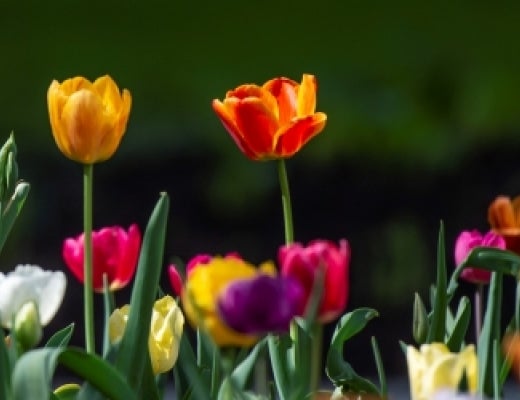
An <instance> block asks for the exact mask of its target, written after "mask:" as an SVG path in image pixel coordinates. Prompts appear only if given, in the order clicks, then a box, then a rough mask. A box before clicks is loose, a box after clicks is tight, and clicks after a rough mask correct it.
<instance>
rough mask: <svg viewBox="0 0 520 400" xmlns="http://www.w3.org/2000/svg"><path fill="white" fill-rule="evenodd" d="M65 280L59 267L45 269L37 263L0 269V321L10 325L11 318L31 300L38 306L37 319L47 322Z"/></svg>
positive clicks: (7, 325)
mask: <svg viewBox="0 0 520 400" xmlns="http://www.w3.org/2000/svg"><path fill="white" fill-rule="evenodd" d="M66 284H67V281H66V279H65V275H64V274H63V272H61V271H53V272H51V271H44V270H42V269H41V268H40V267H38V266H36V265H19V266H17V267H16V269H15V270H14V271H12V272H10V273H8V274H7V275H3V274H1V273H0V323H1V325H2V326H4V327H6V328H10V327H11V319H12V317H13V316H14V315H15V314H16V313H17V312H18V310H19V309H20V308H21V307H22V306H23V305H24V304H25V303H28V302H30V301H34V302H35V303H36V305H37V306H38V312H39V314H40V322H41V324H42V325H47V324H48V323H49V322H50V320H51V319H52V318H53V317H54V315H55V314H56V312H57V311H58V308H59V306H60V305H61V302H62V300H63V296H64V295H65V287H66Z"/></svg>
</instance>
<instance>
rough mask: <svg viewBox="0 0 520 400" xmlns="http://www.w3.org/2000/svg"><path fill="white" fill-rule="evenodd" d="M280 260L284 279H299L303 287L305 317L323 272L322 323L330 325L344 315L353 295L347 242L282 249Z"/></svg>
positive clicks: (310, 244) (292, 245)
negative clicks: (315, 284)
mask: <svg viewBox="0 0 520 400" xmlns="http://www.w3.org/2000/svg"><path fill="white" fill-rule="evenodd" d="M278 260H279V265H280V270H281V274H282V276H285V277H290V278H293V279H295V280H296V281H298V282H299V283H300V285H301V286H302V287H303V290H304V301H303V302H302V303H301V305H300V310H299V314H300V315H304V313H305V310H306V309H307V306H308V305H309V300H310V298H311V295H312V291H313V286H314V281H315V279H316V277H317V276H318V275H317V273H318V271H319V270H320V268H321V269H322V271H323V284H324V287H323V291H322V298H321V302H320V307H319V310H318V320H319V321H320V322H323V323H325V322H330V321H332V320H334V319H335V318H337V317H338V316H339V315H340V314H341V313H342V312H343V310H344V309H345V307H346V305H347V300H348V295H349V277H348V271H349V264H350V247H349V244H348V242H347V241H346V240H344V239H343V240H340V242H339V246H337V245H336V244H334V243H332V242H329V241H325V240H316V241H313V242H311V243H309V245H308V246H307V247H304V246H302V245H301V244H299V243H293V244H290V245H287V246H282V247H281V248H280V250H279V253H278Z"/></svg>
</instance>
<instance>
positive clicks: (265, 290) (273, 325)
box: [218, 274, 304, 335]
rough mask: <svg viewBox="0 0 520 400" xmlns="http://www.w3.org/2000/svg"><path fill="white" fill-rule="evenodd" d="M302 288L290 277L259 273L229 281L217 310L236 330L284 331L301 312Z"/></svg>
mask: <svg viewBox="0 0 520 400" xmlns="http://www.w3.org/2000/svg"><path fill="white" fill-rule="evenodd" d="M303 295H304V294H303V288H302V287H301V286H300V284H299V283H298V281H295V280H293V279H290V278H283V277H273V276H269V275H264V274H258V275H257V276H256V277H254V278H251V279H241V280H237V281H234V282H232V283H230V284H229V285H228V286H227V287H226V288H225V289H224V290H223V291H222V293H221V294H220V295H219V299H218V312H219V314H220V316H221V318H222V319H223V320H224V322H225V323H226V324H227V325H228V326H229V327H230V328H232V329H233V330H235V331H237V332H240V333H244V334H251V335H263V334H267V333H281V332H287V331H288V330H289V323H290V322H291V320H292V319H293V318H294V317H295V316H296V315H298V311H299V307H300V305H301V304H302V302H303Z"/></svg>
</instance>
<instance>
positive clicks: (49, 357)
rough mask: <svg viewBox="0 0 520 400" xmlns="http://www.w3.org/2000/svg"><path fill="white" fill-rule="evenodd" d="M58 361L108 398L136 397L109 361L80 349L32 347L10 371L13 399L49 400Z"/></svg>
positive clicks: (131, 399) (123, 398)
mask: <svg viewBox="0 0 520 400" xmlns="http://www.w3.org/2000/svg"><path fill="white" fill-rule="evenodd" d="M58 362H59V363H61V364H62V365H64V366H65V367H67V368H68V369H69V370H71V371H72V372H74V373H75V374H76V375H78V376H79V377H80V378H83V379H85V380H87V381H88V382H90V383H91V384H92V385H93V386H95V387H96V388H97V389H98V390H99V391H100V392H101V393H103V394H104V395H105V396H106V397H108V398H110V399H112V400H125V399H126V400H137V397H136V395H135V393H134V391H133V390H132V389H131V388H130V387H129V386H128V385H127V384H126V382H125V380H124V377H123V376H121V375H120V374H119V372H118V371H117V370H115V369H114V367H112V366H111V365H110V364H108V363H107V362H105V361H104V360H103V359H101V358H100V357H98V356H96V355H94V354H87V353H86V352H85V351H84V350H82V349H75V348H67V349H66V348H63V347H46V348H41V349H36V350H32V351H29V352H27V353H25V354H24V355H23V356H22V357H20V359H19V360H18V362H17V363H16V366H15V368H14V371H13V395H14V399H15V400H18V399H19V400H27V399H49V398H50V397H51V381H52V377H53V375H54V370H55V369H56V366H57V364H58Z"/></svg>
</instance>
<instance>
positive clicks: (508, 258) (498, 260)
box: [448, 247, 520, 296]
mask: <svg viewBox="0 0 520 400" xmlns="http://www.w3.org/2000/svg"><path fill="white" fill-rule="evenodd" d="M467 267H472V268H481V269H485V270H488V271H496V272H501V273H503V274H506V275H511V276H513V277H515V279H516V280H517V281H518V280H520V256H518V255H517V254H515V253H513V252H511V251H508V250H501V249H497V248H495V247H475V248H474V249H473V250H471V252H470V253H469V254H468V256H467V257H466V259H465V260H464V261H463V262H462V263H461V264H460V265H459V266H458V267H457V268H456V269H455V271H454V272H453V274H452V276H451V279H450V285H449V288H448V295H449V296H452V295H453V293H454V292H455V289H456V288H457V286H458V278H459V276H460V274H461V273H462V271H463V270H464V268H467Z"/></svg>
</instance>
